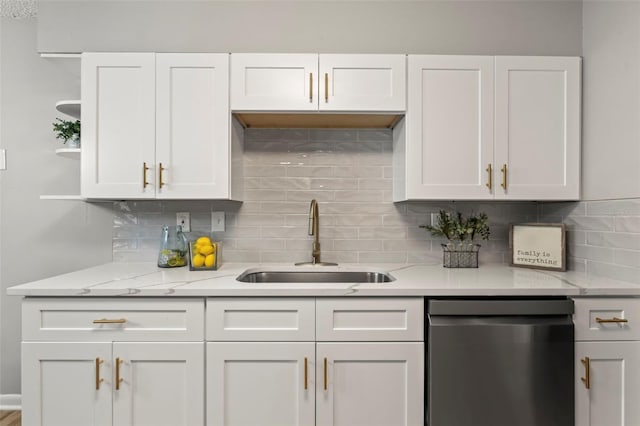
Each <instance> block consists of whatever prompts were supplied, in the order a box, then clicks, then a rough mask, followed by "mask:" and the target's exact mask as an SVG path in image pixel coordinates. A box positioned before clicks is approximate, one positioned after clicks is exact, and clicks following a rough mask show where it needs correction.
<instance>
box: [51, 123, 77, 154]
mask: <svg viewBox="0 0 640 426" xmlns="http://www.w3.org/2000/svg"><path fill="white" fill-rule="evenodd" d="M53 131H54V132H56V139H62V143H64V144H66V143H67V142H68V143H69V147H71V148H78V147H79V146H80V120H75V121H68V120H63V119H61V118H56V122H54V123H53Z"/></svg>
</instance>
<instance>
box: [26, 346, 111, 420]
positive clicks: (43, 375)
mask: <svg viewBox="0 0 640 426" xmlns="http://www.w3.org/2000/svg"><path fill="white" fill-rule="evenodd" d="M100 361H103V362H106V363H104V364H101V365H100V366H98V365H97V363H99V362H100ZM112 365H113V364H112V360H111V344H109V343H95V342H94V343H78V342H64V343H62V342H60V343H49V342H48V343H40V342H24V343H22V424H23V425H25V426H35V425H38V426H40V425H53V426H56V425H60V426H111V424H112V417H111V394H112V390H113V388H112V384H113V380H112V378H111V375H110V374H109V373H110V371H111V367H112ZM103 377H106V378H107V380H108V382H106V383H104V382H100V379H101V378H103Z"/></svg>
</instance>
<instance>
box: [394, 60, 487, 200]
mask: <svg viewBox="0 0 640 426" xmlns="http://www.w3.org/2000/svg"><path fill="white" fill-rule="evenodd" d="M408 80H409V88H410V91H409V104H408V109H407V117H406V120H407V123H408V125H407V128H406V138H407V142H406V143H407V145H406V150H407V152H406V161H407V162H406V167H407V175H408V179H407V194H409V195H410V198H440V199H442V198H447V199H465V198H471V199H484V198H493V194H492V191H491V190H490V189H489V187H488V183H489V175H488V172H487V171H486V169H487V168H488V167H489V164H490V163H492V161H493V58H492V57H490V56H440V55H425V56H409V78H408Z"/></svg>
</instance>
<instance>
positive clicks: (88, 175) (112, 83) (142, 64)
mask: <svg viewBox="0 0 640 426" xmlns="http://www.w3.org/2000/svg"><path fill="white" fill-rule="evenodd" d="M81 85H82V109H83V111H82V154H81V165H82V166H81V174H82V178H81V192H82V196H84V197H87V198H154V197H155V183H156V182H155V179H154V175H155V166H154V164H155V56H154V54H153V53H83V54H82V84H81ZM145 166H146V167H148V168H149V169H148V170H146V171H145V170H144V168H145ZM145 174H146V178H147V180H146V182H148V183H147V184H145V180H144V175H145Z"/></svg>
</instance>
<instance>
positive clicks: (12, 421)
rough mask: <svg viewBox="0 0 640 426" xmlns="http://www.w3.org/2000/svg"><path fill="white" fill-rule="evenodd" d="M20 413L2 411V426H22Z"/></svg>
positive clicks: (0, 425)
mask: <svg viewBox="0 0 640 426" xmlns="http://www.w3.org/2000/svg"><path fill="white" fill-rule="evenodd" d="M20 414H21V412H20V411H1V410H0V426H20V425H21V424H22V421H21V420H20V419H21V416H20Z"/></svg>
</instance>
